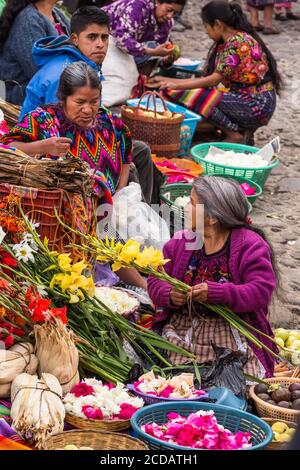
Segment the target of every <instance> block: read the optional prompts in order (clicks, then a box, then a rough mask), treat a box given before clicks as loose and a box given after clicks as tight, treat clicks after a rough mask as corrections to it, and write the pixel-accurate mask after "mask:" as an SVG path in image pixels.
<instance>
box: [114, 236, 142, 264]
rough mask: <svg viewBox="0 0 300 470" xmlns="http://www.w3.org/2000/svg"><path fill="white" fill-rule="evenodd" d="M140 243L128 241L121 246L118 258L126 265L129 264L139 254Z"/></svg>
mask: <svg viewBox="0 0 300 470" xmlns="http://www.w3.org/2000/svg"><path fill="white" fill-rule="evenodd" d="M140 247H141V245H140V243H139V242H137V241H135V240H128V242H126V243H125V245H124V246H123V248H122V250H121V253H120V254H119V258H120V259H121V260H123V261H125V262H126V263H131V262H132V261H134V260H135V259H136V258H137V257H138V256H139V254H140Z"/></svg>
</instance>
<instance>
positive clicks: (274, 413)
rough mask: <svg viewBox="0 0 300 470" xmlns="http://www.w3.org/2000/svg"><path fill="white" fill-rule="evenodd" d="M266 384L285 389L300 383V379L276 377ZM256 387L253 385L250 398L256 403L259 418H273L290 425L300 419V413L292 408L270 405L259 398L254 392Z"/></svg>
mask: <svg viewBox="0 0 300 470" xmlns="http://www.w3.org/2000/svg"><path fill="white" fill-rule="evenodd" d="M265 382H266V383H268V384H280V385H283V386H285V387H289V385H291V384H293V383H300V378H292V377H276V378H272V379H265ZM254 387H255V385H252V387H251V388H250V396H251V398H252V400H253V401H254V402H255V406H256V410H257V413H258V415H259V416H264V417H266V418H272V419H274V420H276V421H282V420H283V421H286V422H289V423H296V422H297V421H298V419H299V418H300V411H297V410H292V409H290V408H281V407H280V406H275V405H272V404H271V405H270V404H268V403H267V402H265V401H263V400H261V399H260V398H258V396H257V395H256V394H255V392H254Z"/></svg>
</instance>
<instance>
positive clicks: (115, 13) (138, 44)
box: [103, 0, 173, 57]
mask: <svg viewBox="0 0 300 470" xmlns="http://www.w3.org/2000/svg"><path fill="white" fill-rule="evenodd" d="M103 10H105V11H106V13H107V14H108V16H109V20H110V29H111V34H112V36H113V37H114V38H115V40H116V45H117V46H118V47H119V48H120V49H122V50H123V51H124V52H128V53H129V54H131V55H133V56H135V57H141V56H143V55H144V48H145V46H146V45H147V43H148V42H149V41H156V42H158V43H159V44H164V43H165V42H166V41H167V40H168V38H169V34H170V32H171V29H172V26H173V20H170V21H166V22H164V23H158V22H157V20H156V18H155V3H154V0H117V1H116V2H114V3H112V4H111V5H108V6H106V7H104V8H103Z"/></svg>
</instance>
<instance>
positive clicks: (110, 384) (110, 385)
mask: <svg viewBox="0 0 300 470" xmlns="http://www.w3.org/2000/svg"><path fill="white" fill-rule="evenodd" d="M104 387H107V388H108V390H111V389H112V388H116V386H115V384H113V383H112V382H108V383H107V384H105V385H104Z"/></svg>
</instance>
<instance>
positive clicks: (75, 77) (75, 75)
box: [57, 61, 101, 102]
mask: <svg viewBox="0 0 300 470" xmlns="http://www.w3.org/2000/svg"><path fill="white" fill-rule="evenodd" d="M84 86H89V87H91V88H93V89H98V90H101V81H100V78H99V76H98V74H97V72H96V70H94V69H93V68H92V67H91V66H90V65H88V64H86V63H85V62H83V61H80V62H74V63H73V64H71V65H68V67H66V68H65V70H64V71H63V73H62V74H61V77H60V80H59V85H58V92H57V97H58V99H59V100H60V101H62V102H65V101H66V99H67V98H68V96H71V95H73V94H74V92H75V90H76V89H77V88H81V87H84Z"/></svg>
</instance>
